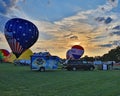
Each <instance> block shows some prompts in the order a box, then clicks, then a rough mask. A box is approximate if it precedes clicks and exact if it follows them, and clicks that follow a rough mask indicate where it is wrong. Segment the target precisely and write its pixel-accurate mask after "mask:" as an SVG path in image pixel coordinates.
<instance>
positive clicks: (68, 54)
mask: <svg viewBox="0 0 120 96" xmlns="http://www.w3.org/2000/svg"><path fill="white" fill-rule="evenodd" d="M72 58H73V57H72V53H71V49H69V50H68V51H67V53H66V59H72Z"/></svg>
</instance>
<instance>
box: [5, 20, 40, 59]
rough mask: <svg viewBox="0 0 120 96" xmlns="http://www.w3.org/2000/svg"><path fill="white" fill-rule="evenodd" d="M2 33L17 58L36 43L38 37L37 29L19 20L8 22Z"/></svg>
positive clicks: (29, 23)
mask: <svg viewBox="0 0 120 96" xmlns="http://www.w3.org/2000/svg"><path fill="white" fill-rule="evenodd" d="M4 33H5V37H6V39H7V41H8V44H9V46H10V48H11V50H12V52H13V53H14V54H15V55H16V57H17V58H18V57H19V56H20V55H21V54H22V53H23V52H24V51H25V50H27V49H28V48H30V47H31V46H32V45H33V44H34V43H35V42H36V41H37V39H38V35H39V31H38V29H37V27H36V26H35V25H34V24H33V23H32V22H30V21H28V20H25V19H21V18H13V19H10V20H8V21H7V23H6V24H5V30H4Z"/></svg>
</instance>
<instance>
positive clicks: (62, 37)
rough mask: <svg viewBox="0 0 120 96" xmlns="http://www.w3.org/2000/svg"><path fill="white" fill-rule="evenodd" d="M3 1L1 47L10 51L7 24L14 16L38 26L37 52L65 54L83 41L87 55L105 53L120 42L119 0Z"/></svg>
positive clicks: (0, 18)
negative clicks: (5, 27) (5, 30)
mask: <svg viewBox="0 0 120 96" xmlns="http://www.w3.org/2000/svg"><path fill="white" fill-rule="evenodd" d="M0 5H1V6H0V48H5V49H8V50H9V51H11V49H10V48H9V45H8V44H7V41H6V39H5V37H4V25H5V23H6V22H7V20H9V19H11V18H14V17H18V18H24V19H27V20H30V21H31V22H33V23H34V24H35V25H36V26H37V27H38V29H39V39H38V41H37V42H36V43H35V44H34V45H33V46H32V47H31V50H32V51H34V52H36V51H37V52H38V51H45V50H48V51H50V53H51V54H53V55H58V56H60V57H62V58H65V55H66V51H67V50H68V49H70V48H71V46H72V45H75V44H79V45H81V46H83V47H84V49H85V53H84V55H88V56H98V55H100V56H101V55H103V54H104V53H107V52H108V51H109V50H110V49H112V48H115V47H116V46H118V45H119V44H120V39H119V38H120V19H119V17H120V10H119V9H120V1H119V0H1V1H0Z"/></svg>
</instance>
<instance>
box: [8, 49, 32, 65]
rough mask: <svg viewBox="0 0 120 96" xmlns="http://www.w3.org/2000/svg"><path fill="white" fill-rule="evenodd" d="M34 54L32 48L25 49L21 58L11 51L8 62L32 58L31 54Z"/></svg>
mask: <svg viewBox="0 0 120 96" xmlns="http://www.w3.org/2000/svg"><path fill="white" fill-rule="evenodd" d="M31 55H33V52H32V51H31V50H30V49H27V50H26V51H24V52H23V53H22V54H21V55H20V57H19V58H16V56H15V55H14V54H13V53H10V55H9V56H8V58H7V59H8V62H11V63H13V62H14V60H16V59H17V60H22V59H23V60H30V56H31Z"/></svg>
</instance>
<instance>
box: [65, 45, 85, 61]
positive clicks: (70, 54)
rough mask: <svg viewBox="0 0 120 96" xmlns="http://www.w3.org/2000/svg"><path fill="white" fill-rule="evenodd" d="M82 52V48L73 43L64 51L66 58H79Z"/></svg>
mask: <svg viewBox="0 0 120 96" xmlns="http://www.w3.org/2000/svg"><path fill="white" fill-rule="evenodd" d="M83 53H84V48H83V47H82V46H80V45H74V46H72V48H71V49H69V50H68V51H67V53H66V58H67V59H80V57H81V56H82V55H83Z"/></svg>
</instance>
